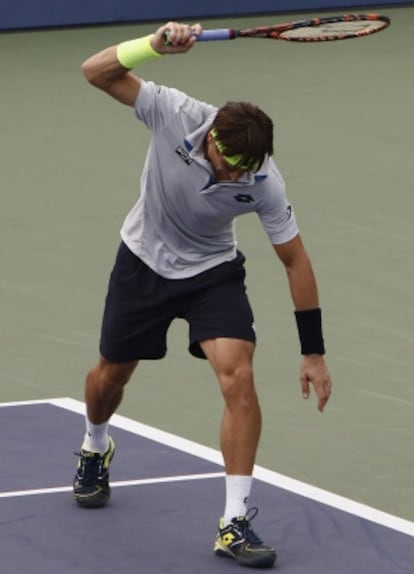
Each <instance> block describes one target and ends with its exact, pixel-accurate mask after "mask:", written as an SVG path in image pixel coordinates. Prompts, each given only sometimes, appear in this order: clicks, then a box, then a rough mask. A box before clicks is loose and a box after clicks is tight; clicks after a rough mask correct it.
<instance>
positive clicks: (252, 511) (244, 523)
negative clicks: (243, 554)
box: [237, 506, 263, 545]
mask: <svg viewBox="0 0 414 574" xmlns="http://www.w3.org/2000/svg"><path fill="white" fill-rule="evenodd" d="M258 513H259V509H258V508H257V506H252V508H249V510H248V511H247V512H246V515H245V516H244V518H243V519H242V520H240V521H237V528H238V529H239V530H240V532H241V534H242V536H243V538H244V539H245V541H246V542H248V543H249V544H257V545H260V544H263V541H262V540H261V539H260V538H259V537H258V536H257V534H256V533H255V532H254V530H253V529H252V527H251V525H250V522H251V521H252V520H253V518H255V517H256V516H257V514H258Z"/></svg>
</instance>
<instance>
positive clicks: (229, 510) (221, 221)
mask: <svg viewBox="0 0 414 574" xmlns="http://www.w3.org/2000/svg"><path fill="white" fill-rule="evenodd" d="M200 32H201V26H200V25H199V24H197V25H194V26H189V25H185V24H179V23H175V22H168V23H167V24H166V25H164V26H161V27H160V28H158V30H157V31H156V32H155V33H154V34H152V35H150V36H147V37H145V38H139V39H136V40H130V41H127V42H123V43H121V44H119V45H118V46H112V47H110V48H107V49H105V50H103V51H101V52H99V53H97V54H95V55H94V56H92V57H91V58H89V59H88V60H86V61H85V63H84V64H83V73H84V75H85V77H86V79H87V80H88V81H89V82H90V83H91V84H92V85H94V86H96V87H97V88H100V89H101V90H103V91H104V92H106V93H107V94H109V95H110V96H112V97H113V98H115V99H116V100H117V101H119V102H121V103H122V104H126V105H127V106H131V107H132V108H133V109H134V111H135V115H136V117H137V118H138V119H139V120H140V121H141V122H143V123H144V124H145V125H146V127H147V128H148V129H149V130H150V131H151V133H152V139H151V143H150V146H149V150H148V154H147V158H146V163H145V166H144V170H143V173H142V178H141V187H140V196H139V199H138V201H137V203H136V204H135V205H134V206H133V208H132V209H131V211H130V212H129V214H128V215H127V217H126V219H125V221H124V224H123V226H122V229H121V238H122V242H121V244H120V247H119V251H118V254H117V257H116V261H115V264H114V268H113V271H112V274H111V278H110V282H109V287H108V294H107V298H106V304H105V310H104V315H103V322H102V331H101V340H100V359H99V362H98V364H97V365H96V366H95V367H94V368H93V369H92V370H91V371H90V372H89V374H88V375H87V379H86V391H85V398H86V405H87V416H86V433H85V437H84V442H83V444H82V446H81V451H80V459H79V463H78V467H77V472H76V476H75V479H74V484H73V487H74V497H75V500H76V501H77V502H78V503H79V505H80V506H83V507H97V506H103V505H105V504H106V502H107V501H108V499H109V496H110V485H109V465H110V462H111V459H112V457H113V455H114V450H115V446H114V442H113V440H112V438H111V437H110V435H109V433H108V421H109V419H110V417H111V415H112V414H113V413H114V412H115V410H116V409H117V407H118V406H119V404H120V402H121V400H122V397H123V393H124V386H125V384H126V383H127V382H128V380H129V379H130V377H131V375H132V373H133V371H134V370H135V368H136V366H137V365H138V362H139V361H141V360H145V359H147V360H148V359H161V358H162V357H163V356H164V355H165V353H166V334H167V330H168V328H169V325H170V324H171V322H172V321H173V320H174V319H175V318H177V317H178V318H183V319H185V320H187V321H188V324H189V351H190V353H192V354H193V355H194V356H195V357H199V358H202V359H207V360H208V361H209V363H210V364H211V366H212V369H213V371H214V373H215V375H216V377H217V379H218V382H219V385H220V389H221V392H222V394H223V398H224V404H225V407H224V415H223V420H222V426H221V449H222V453H223V458H224V463H225V471H226V502H225V508H224V513H223V516H222V518H221V519H220V521H219V526H218V533H217V537H216V541H215V546H214V551H215V553H216V554H217V555H218V556H227V557H231V558H233V559H235V560H236V561H237V562H238V563H239V564H241V565H244V566H252V567H270V566H272V565H273V564H274V562H275V560H276V553H275V550H274V549H273V548H272V547H271V546H267V545H266V544H264V543H263V542H262V540H261V539H260V538H259V536H257V534H255V532H254V531H253V529H252V527H251V520H252V518H253V517H254V516H255V514H256V513H257V509H256V508H253V509H251V508H249V507H248V500H249V496H250V492H251V487H252V472H253V465H254V462H255V455H256V450H257V446H258V442H259V435H260V430H261V413H260V406H259V402H258V397H257V394H256V390H255V386H254V378H253V367H252V361H253V354H254V351H255V343H256V334H255V329H254V319H253V313H252V310H251V307H250V304H249V301H248V298H247V295H246V287H245V268H244V261H245V258H244V256H243V254H242V253H241V252H240V251H238V249H237V243H236V238H235V233H234V227H233V221H234V218H235V217H236V216H238V215H242V214H246V213H251V212H256V213H257V214H258V216H259V218H260V220H261V222H262V224H263V226H264V229H265V231H266V233H267V235H268V237H269V240H270V241H271V243H272V245H273V247H274V250H275V253H276V255H277V256H278V258H279V259H280V261H281V262H282V264H283V265H284V268H285V270H286V273H287V278H288V282H289V286H290V291H291V295H292V300H293V304H294V307H295V316H296V323H297V328H298V333H299V339H300V344H301V353H302V355H303V360H302V364H301V368H300V381H301V386H302V393H303V396H304V397H305V398H308V396H309V395H310V390H311V388H313V389H314V391H315V393H316V396H317V404H318V409H319V410H320V411H323V409H324V407H325V405H326V403H327V401H328V399H329V395H330V393H331V380H330V376H329V373H328V370H327V367H326V364H325V361H324V353H325V348H324V340H323V334H322V321H321V310H320V306H319V300H318V291H317V285H316V280H315V276H314V273H313V270H312V265H311V262H310V259H309V257H308V254H307V252H306V250H305V248H304V246H303V244H302V241H301V238H300V235H299V231H298V226H297V223H296V220H295V215H294V212H293V209H292V207H291V205H290V204H289V202H288V200H287V197H286V194H285V186H284V182H283V179H282V176H281V174H280V173H279V171H278V169H277V167H276V165H275V163H274V162H273V160H272V159H271V156H272V154H273V124H272V120H271V119H270V118H269V117H268V116H267V115H266V114H265V113H264V112H263V111H262V110H261V109H259V108H258V107H256V106H255V105H253V104H251V103H247V102H229V103H227V104H225V105H224V106H223V107H221V108H219V109H217V108H216V107H214V106H212V105H209V104H207V103H204V102H201V101H197V100H195V99H193V98H191V97H189V96H187V95H186V94H184V93H182V92H180V91H179V90H176V89H172V88H168V87H165V86H160V85H156V84H155V83H153V82H150V81H144V80H143V79H142V78H141V77H138V76H137V75H135V74H133V73H131V71H130V70H131V69H134V68H137V67H139V66H140V65H141V64H142V63H144V62H147V61H149V60H153V61H154V62H156V60H157V59H160V58H162V57H163V56H164V55H167V54H181V53H184V52H187V51H188V50H190V49H191V48H192V47H193V46H194V43H195V41H196V36H197V34H199V33H200ZM167 39H168V41H167ZM120 153H122V150H120Z"/></svg>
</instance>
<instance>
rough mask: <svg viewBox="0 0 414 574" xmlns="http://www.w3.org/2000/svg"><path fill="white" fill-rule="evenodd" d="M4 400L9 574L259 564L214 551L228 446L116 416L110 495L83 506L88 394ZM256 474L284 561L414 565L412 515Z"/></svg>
mask: <svg viewBox="0 0 414 574" xmlns="http://www.w3.org/2000/svg"><path fill="white" fill-rule="evenodd" d="M0 407H1V408H0V443H1V453H2V456H1V467H2V470H1V473H0V573H1V574H23V573H25V572H34V573H36V574H56V573H60V574H75V573H76V574H95V573H96V574H114V573H115V572H116V573H117V574H133V573H134V574H135V573H137V572H142V573H145V574H161V573H162V574H165V573H170V574H219V573H225V572H236V571H239V572H245V571H249V569H246V568H242V567H240V566H238V565H237V564H235V563H234V562H233V561H231V560H226V559H220V558H217V557H215V556H214V554H213V553H212V547H213V541H214V535H215V531H216V526H217V520H218V518H219V516H220V513H221V512H222V510H223V504H224V479H223V476H224V474H223V467H222V464H221V455H220V453H219V452H218V451H215V450H213V449H210V448H207V447H203V446H202V445H199V444H196V443H194V442H191V441H189V440H186V439H182V438H180V437H176V436H174V435H171V434H168V433H165V432H162V431H159V430H157V429H154V428H152V427H149V426H146V425H142V424H140V423H137V422H135V421H132V420H130V419H127V418H125V417H121V416H119V415H114V417H113V418H112V431H111V434H112V436H113V438H114V440H115V443H116V446H117V451H116V454H115V458H114V461H113V463H112V466H111V482H112V487H113V490H112V498H111V502H110V504H109V505H108V506H107V507H106V508H103V509H82V508H79V507H78V506H77V505H76V503H75V502H74V501H73V500H72V495H71V486H70V485H71V481H72V477H73V475H74V470H75V466H76V462H77V458H76V456H75V455H74V454H73V453H74V451H76V450H78V449H79V446H80V440H81V438H82V434H83V429H84V423H83V412H84V405H83V404H82V403H80V402H78V401H75V400H72V399H51V400H50V401H35V402H22V403H7V404H2V405H0ZM255 476H256V478H257V480H256V481H255V483H254V490H253V496H252V501H251V502H252V505H257V506H258V507H259V509H260V513H259V515H258V516H257V518H256V519H255V521H254V523H253V526H254V528H255V529H256V530H257V532H258V533H259V534H260V536H262V538H263V539H264V540H265V541H266V542H267V543H269V544H273V545H274V546H275V548H276V550H277V552H278V562H277V565H276V568H275V569H276V570H277V571H280V572H283V573H286V574H309V573H311V574H312V573H314V574H365V573H366V574H412V573H413V572H414V523H412V522H409V521H406V520H403V519H399V518H397V517H394V516H391V515H389V514H385V513H382V512H380V511H376V510H375V509H373V508H370V507H366V506H364V505H361V504H358V503H355V502H353V501H351V500H348V499H344V498H342V497H339V496H336V495H334V494H331V493H329V492H325V491H322V490H320V489H317V488H315V487H311V486H309V485H306V484H304V483H301V482H299V481H295V480H292V479H289V478H287V477H284V476H282V475H279V474H277V473H275V472H272V471H269V470H266V469H265V468H262V467H257V468H256V470H255ZM250 571H252V569H250ZM254 571H256V570H254Z"/></svg>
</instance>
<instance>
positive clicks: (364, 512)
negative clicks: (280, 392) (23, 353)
mask: <svg viewBox="0 0 414 574" xmlns="http://www.w3.org/2000/svg"><path fill="white" fill-rule="evenodd" d="M41 402H43V403H49V404H52V405H54V406H57V407H60V408H63V409H66V410H69V411H72V412H75V413H78V414H81V415H84V414H85V404H84V403H82V402H81V401H77V400H75V399H72V398H58V399H49V400H44V401H33V403H31V402H30V401H24V402H22V403H18V402H17V403H3V405H1V404H0V406H7V405H10V406H19V405H21V404H24V405H28V404H38V403H41ZM111 425H113V426H115V427H117V428H120V429H123V430H126V431H128V432H131V433H133V434H136V435H139V436H142V437H145V438H148V439H150V440H154V441H156V442H159V443H161V444H164V445H166V446H169V447H171V448H175V449H177V450H180V451H182V452H185V453H187V454H191V455H193V456H197V457H199V458H202V459H203V460H207V461H210V462H213V463H215V464H218V465H220V466H223V458H222V455H221V453H220V451H218V450H215V449H213V448H210V447H207V446H203V445H201V444H198V443H196V442H193V441H190V440H188V439H185V438H182V437H179V436H176V435H173V434H171V433H168V432H165V431H162V430H159V429H157V428H154V427H151V426H148V425H144V424H142V423H139V422H136V421H133V420H132V419H129V418H127V417H124V416H121V415H117V414H115V415H113V416H112V418H111ZM254 476H255V478H257V479H259V480H261V481H262V482H265V483H267V484H271V485H272V486H276V487H278V488H281V489H283V490H287V491H288V492H293V493H294V494H298V495H300V496H303V497H305V498H309V499H311V500H314V501H316V502H320V503H322V504H326V505H327V506H331V507H332V508H336V509H338V510H341V511H343V512H346V513H348V514H352V515H354V516H358V517H360V518H363V519H365V520H368V521H370V522H374V523H376V524H380V525H381V526H386V527H387V528H391V529H392V530H396V531H398V532H401V533H403V534H408V535H409V536H414V522H411V521H409V520H405V519H404V518H399V517H398V516H394V515H392V514H388V513H386V512H382V511H381V510H377V509H376V508H372V507H371V506H367V505H365V504H361V503H359V502H355V501H354V500H351V499H349V498H345V497H343V496H339V495H337V494H334V493H332V492H329V491H327V490H323V489H321V488H318V487H316V486H312V485H310V484H307V483H305V482H301V481H299V480H296V479H294V478H289V477H288V476H284V475H283V474H279V473H278V472H274V471H272V470H268V469H267V468H264V467H262V466H258V465H256V466H255V469H254Z"/></svg>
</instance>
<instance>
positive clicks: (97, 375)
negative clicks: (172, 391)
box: [85, 357, 138, 425]
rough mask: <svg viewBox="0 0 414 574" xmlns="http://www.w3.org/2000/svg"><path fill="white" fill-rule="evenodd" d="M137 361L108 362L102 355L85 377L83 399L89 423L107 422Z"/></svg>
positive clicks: (119, 401) (118, 402) (120, 398)
mask: <svg viewBox="0 0 414 574" xmlns="http://www.w3.org/2000/svg"><path fill="white" fill-rule="evenodd" d="M137 365H138V361H131V362H129V363H110V362H109V361H107V360H106V359H104V358H103V357H101V358H100V360H99V363H98V364H97V365H96V367H94V368H93V369H92V370H91V371H89V373H88V376H87V377H86V383H85V401H86V410H87V416H88V419H89V420H90V422H91V423H93V424H95V425H98V424H102V423H105V422H107V421H108V420H109V419H110V417H111V415H113V413H114V412H115V411H116V409H117V407H118V406H119V404H120V403H121V401H122V397H123V394H124V386H125V385H126V383H127V382H128V381H129V379H130V378H131V375H132V373H133V372H134V369H135V367H136V366H137Z"/></svg>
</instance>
